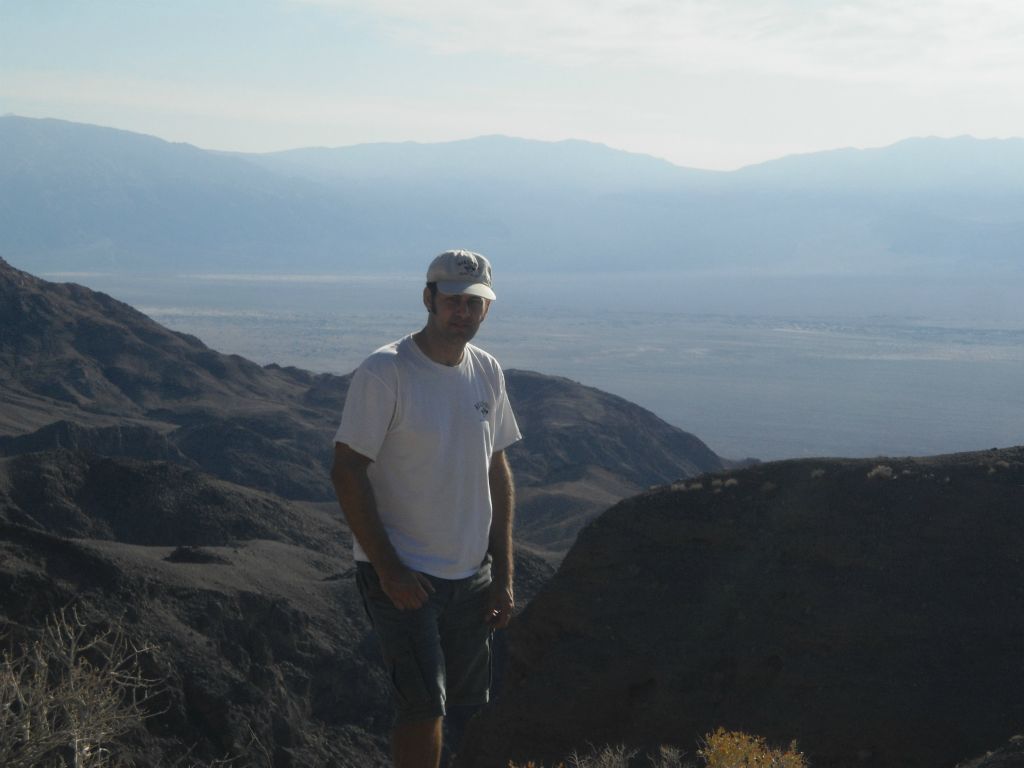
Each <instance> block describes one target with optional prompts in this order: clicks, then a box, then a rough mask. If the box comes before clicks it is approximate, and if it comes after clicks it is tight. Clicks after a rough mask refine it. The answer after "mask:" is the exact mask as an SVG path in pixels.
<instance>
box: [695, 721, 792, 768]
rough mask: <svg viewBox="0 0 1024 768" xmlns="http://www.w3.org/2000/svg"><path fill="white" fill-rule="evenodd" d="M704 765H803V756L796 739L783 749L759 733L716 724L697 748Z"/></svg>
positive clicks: (710, 767) (719, 767) (768, 767)
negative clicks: (752, 734) (772, 744)
mask: <svg viewBox="0 0 1024 768" xmlns="http://www.w3.org/2000/svg"><path fill="white" fill-rule="evenodd" d="M697 754H698V755H700V756H701V757H702V758H703V759H704V762H705V763H706V764H707V768H755V767H756V768H806V765H807V764H806V763H805V762H804V756H803V755H802V754H801V753H800V752H799V751H797V747H796V742H795V741H794V742H792V743H791V744H790V745H789V749H787V750H786V751H785V752H782V751H780V750H778V749H772V748H770V747H768V745H767V744H766V743H765V740H764V739H763V738H762V737H760V736H750V735H749V734H746V733H743V732H741V731H727V730H725V729H724V728H719V729H718V730H716V731H715V732H714V733H709V734H707V735H706V736H705V737H704V746H703V747H702V748H701V749H699V750H698V751H697Z"/></svg>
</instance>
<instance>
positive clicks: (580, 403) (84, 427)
mask: <svg viewBox="0 0 1024 768" xmlns="http://www.w3.org/2000/svg"><path fill="white" fill-rule="evenodd" d="M348 383H349V377H347V376H333V375H329V374H320V375H318V374H313V373H309V372H307V371H301V370H298V369H296V368H282V367H280V366H276V365H269V366H265V367H260V366H258V365H256V364H254V363H251V362H249V361H248V360H245V359H243V358H241V357H238V356H236V355H224V354H221V353H219V352H216V351H214V350H212V349H210V348H208V347H206V346H205V345H204V344H203V343H202V342H201V341H199V340H198V339H196V338H194V337H190V336H187V335H184V334H180V333H175V332H173V331H170V330H168V329H166V328H164V327H163V326H161V325H159V324H158V323H155V322H153V321H152V320H151V319H149V318H148V317H146V316H145V315H143V314H141V313H140V312H137V311H136V310H134V309H132V308H131V307H129V306H128V305H126V304H123V303H121V302H118V301H116V300H114V299H112V298H110V297H109V296H106V295H105V294H102V293H97V292H95V291H91V290H89V289H87V288H83V287H82V286H78V285H73V284H58V283H50V282H47V281H44V280H40V279H39V278H36V277H34V276H32V275H29V274H27V273H25V272H21V271H19V270H16V269H14V268H13V267H11V266H10V265H9V264H7V263H6V262H5V261H3V260H2V259H0V406H2V409H0V455H14V454H17V453H23V452H26V451H38V450H49V449H53V448H70V449H80V450H87V451H90V452H93V453H97V454H100V455H107V456H123V457H134V458H146V459H161V460H166V461H171V462H175V463H178V464H182V465H183V466H186V467H190V468H196V469H202V470H204V471H206V472H209V473H211V474H214V475H216V476H218V477H221V478H223V479H225V480H229V481H231V482H234V483H239V484H242V485H246V486H250V487H252V488H257V489H260V490H264V491H269V492H272V493H275V494H277V495H280V496H283V497H285V498H290V499H300V500H309V501H328V500H331V499H332V498H333V494H332V491H331V488H330V485H329V484H328V482H327V469H328V463H329V460H330V455H331V437H332V436H333V433H334V429H335V428H336V426H337V422H338V419H339V418H340V414H341V409H342V406H343V405H344V401H345V394H346V393H347V391H348ZM508 387H509V395H510V398H511V399H512V401H513V406H514V407H515V409H516V411H517V413H518V414H519V415H520V418H521V421H522V425H523V431H524V434H525V435H526V439H525V440H524V441H523V442H521V443H520V444H518V445H516V446H514V447H513V449H512V450H511V452H510V455H511V459H512V466H513V468H514V470H515V471H516V474H517V482H518V485H519V487H520V497H521V509H520V515H521V516H520V521H521V527H520V536H521V537H522V538H523V539H524V541H527V542H529V543H531V544H533V545H534V546H537V547H540V548H543V549H548V550H551V551H553V552H555V553H560V552H564V551H565V549H566V548H567V547H568V545H569V544H570V543H571V542H572V539H573V537H574V536H575V533H576V531H577V530H578V529H579V528H580V527H581V526H582V525H583V524H585V523H586V521H588V520H589V519H590V518H592V517H593V516H594V515H595V514H597V513H598V512H600V511H602V510H603V509H605V508H607V507H608V506H610V505H611V504H613V503H615V502H616V501H618V500H619V499H621V498H623V497H625V496H629V495H632V494H634V493H636V492H637V491H639V490H641V489H643V488H646V487H647V486H649V485H651V484H655V483H664V482H671V481H673V480H675V479H677V478H681V477H688V476H691V475H693V474H695V473H699V472H702V471H707V470H713V469H719V468H721V467H722V463H723V462H722V459H720V458H719V457H718V456H716V455H715V454H714V453H713V452H711V451H710V450H709V449H708V448H707V446H705V445H704V444H703V443H702V442H701V441H700V440H698V439H697V438H696V437H694V436H693V435H690V434H688V433H686V432H683V431H682V430H680V429H677V428H675V427H672V426H670V425H668V424H665V423H664V422H662V421H661V420H659V419H658V418H657V417H655V416H654V415H653V414H651V413H650V412H648V411H645V410H643V409H642V408H639V407H638V406H635V405H633V404H631V403H628V402H627V401H625V400H622V399H621V398H617V397H614V396H612V395H609V394H607V393H603V392H600V391H598V390H594V389H591V388H588V387H584V386H581V385H579V384H577V383H575V382H571V381H569V380H567V379H560V378H552V377H547V376H542V375H540V374H535V373H530V372H526V371H510V372H509V373H508Z"/></svg>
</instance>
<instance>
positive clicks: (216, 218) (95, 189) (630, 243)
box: [0, 116, 1024, 275]
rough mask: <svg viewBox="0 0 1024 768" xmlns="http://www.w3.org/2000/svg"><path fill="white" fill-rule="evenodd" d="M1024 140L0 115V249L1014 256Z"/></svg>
mask: <svg viewBox="0 0 1024 768" xmlns="http://www.w3.org/2000/svg"><path fill="white" fill-rule="evenodd" d="M1022 202H1024V141H1022V140H1021V139H1006V140H985V141H981V140H977V139H972V138H970V137H959V138H956V139H936V138H924V139H908V140H905V141H902V142H899V143H897V144H894V145H892V146H890V147H885V148H881V149H870V150H853V149H846V150H835V151H832V152H821V153H815V154H810V155H802V156H795V157H788V158H782V159H780V160H776V161H771V162H768V163H762V164H760V165H757V166H750V167H747V168H743V169H741V170H738V171H734V172H729V173H725V172H712V171H700V170H695V169H687V168H680V167H677V166H673V165H672V164H670V163H668V162H666V161H663V160H658V159H656V158H652V157H648V156H644V155H637V154H632V153H626V152H621V151H617V150H613V149H610V148H608V147H604V146H601V145H597V144H590V143H587V142H581V141H564V142H539V141H528V140H524V139H515V138H509V137H502V136H487V137H479V138H476V139H468V140H465V141H456V142H448V143H444V144H415V143H411V142H409V143H402V144H375V145H362V146H356V147H342V148H335V149H326V148H322V149H297V150H291V151H287V152H278V153H270V154H265V155H244V154H232V153H223V152H207V151H203V150H200V149H197V148H195V147H191V146H188V145H178V144H170V143H167V142H163V141H160V140H159V139H155V138H153V137H146V136H140V135H138V134H131V133H128V132H125V131H117V130H114V129H108V128H99V127H96V126H87V125H79V124H74V123H67V122H62V121H56V120H32V119H27V118H19V117H13V116H8V117H2V118H0V253H5V254H7V255H8V256H9V257H12V258H15V259H16V260H17V261H18V262H19V263H22V264H25V265H26V266H29V267H30V268H31V269H33V270H35V271H40V270H58V271H81V270H122V271H124V270H128V271H137V272H147V271H148V272H154V271H174V272H180V271H210V270H215V271H239V272H246V273H249V272H254V271H261V270H262V271H267V272H275V271H277V272H281V271H288V272H294V271H296V269H299V270H303V271H307V272H317V271H321V272H322V271H333V272H352V271H355V272H358V271H366V270H367V269H368V265H371V264H372V265H378V264H380V263H381V262H382V261H384V262H386V263H387V264H389V265H390V267H391V268H393V269H409V270H418V269H419V266H420V264H419V262H420V261H421V257H422V254H423V253H432V252H435V251H437V250H438V248H440V247H444V245H439V243H441V244H445V245H453V244H461V245H472V246H473V247H475V248H477V249H478V250H481V251H484V252H486V253H488V254H491V255H493V256H494V257H495V258H496V259H499V260H500V261H501V263H502V264H504V265H506V267H505V268H506V269H507V270H508V271H509V272H517V271H525V270H536V269H545V270H551V269H557V270H559V271H568V270H572V269H588V270H605V271H609V270H610V271H616V270H628V271H645V270H665V269H673V270H683V271H685V270H691V269H699V270H708V269H720V270H730V269H732V270H736V269H756V270H759V271H769V272H770V271H782V272H787V273H794V272H795V273H799V272H801V271H803V272H808V271H810V272H815V273H830V272H837V273H842V274H856V273H890V272H896V273H899V272H914V271H916V270H920V269H922V268H928V269H930V270H933V271H936V272H939V273H942V274H950V275H956V274H958V273H962V272H964V271H966V270H973V271H974V272H978V271H979V270H980V271H994V272H1007V271H1009V272H1014V273H1019V271H1020V268H1021V265H1020V262H1019V259H1018V258H1017V256H1019V254H1020V252H1021V251H1022V246H1024V205H1022Z"/></svg>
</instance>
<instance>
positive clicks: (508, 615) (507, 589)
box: [484, 579, 516, 629]
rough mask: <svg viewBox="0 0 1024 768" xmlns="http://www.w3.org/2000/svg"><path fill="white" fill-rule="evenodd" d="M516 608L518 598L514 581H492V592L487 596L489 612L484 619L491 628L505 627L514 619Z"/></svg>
mask: <svg viewBox="0 0 1024 768" xmlns="http://www.w3.org/2000/svg"><path fill="white" fill-rule="evenodd" d="M515 609H516V599H515V595H514V594H513V591H512V583H511V582H507V583H502V581H501V580H498V579H496V580H495V581H493V582H491V594H490V595H489V596H488V598H487V613H486V615H485V616H484V620H485V621H486V622H487V624H488V625H490V627H491V629H504V628H505V627H507V626H508V623H509V622H510V621H511V620H512V613H513V611H515Z"/></svg>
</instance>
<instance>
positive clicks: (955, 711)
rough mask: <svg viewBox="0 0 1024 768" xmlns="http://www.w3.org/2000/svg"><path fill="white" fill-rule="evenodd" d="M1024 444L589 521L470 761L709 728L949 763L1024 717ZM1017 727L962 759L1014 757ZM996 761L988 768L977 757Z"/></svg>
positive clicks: (540, 599)
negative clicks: (1023, 692) (1012, 738)
mask: <svg viewBox="0 0 1024 768" xmlns="http://www.w3.org/2000/svg"><path fill="white" fill-rule="evenodd" d="M1022 513H1024V448H1013V449H1006V450H992V451H988V452H983V453H973V454H963V455H953V456H940V457H935V458H928V459H878V460H873V461H868V460H857V461H853V460H838V459H836V460H807V461H790V462H780V463H773V464H764V465H758V466H755V467H751V468H747V469H743V470H739V471H735V472H729V473H721V474H717V475H709V476H705V477H703V478H701V479H699V480H697V481H690V482H685V483H678V484H675V485H673V486H671V487H664V488H661V489H658V490H654V491H651V492H648V493H645V494H643V495H640V496H638V497H635V498H632V499H629V500H627V501H624V502H622V503H620V504H618V505H617V506H615V507H614V508H612V509H611V510H609V511H608V512H606V513H605V514H603V515H602V516H600V517H599V518H598V519H597V520H595V521H594V522H593V523H592V524H591V525H590V526H589V527H587V528H585V529H584V530H583V531H582V532H581V534H580V536H579V538H578V540H577V542H576V544H575V545H574V546H573V548H572V549H571V550H570V552H569V553H568V555H567V556H566V558H565V560H564V561H563V563H562V566H561V568H560V570H559V571H558V573H557V574H556V576H555V577H554V578H553V579H552V581H551V582H549V584H548V585H547V586H546V587H545V588H544V590H543V591H542V592H541V594H540V595H538V596H537V597H536V598H535V599H534V600H533V601H532V602H531V603H530V605H529V606H528V607H527V609H526V610H525V612H524V613H523V615H522V616H521V617H520V618H519V620H518V621H517V623H516V624H515V625H514V626H513V627H512V628H511V629H510V633H509V645H510V657H511V662H510V668H509V670H508V678H507V679H508V685H507V686H506V688H505V691H504V693H503V695H502V696H501V697H500V699H499V700H498V702H496V704H495V705H493V706H492V707H491V708H489V709H488V710H487V711H486V712H485V713H484V716H483V717H482V719H481V720H480V721H479V722H478V725H477V728H475V729H474V730H473V732H472V733H471V734H470V743H469V745H468V746H467V749H466V751H465V753H464V755H463V761H462V763H461V765H463V766H473V768H491V767H493V768H505V766H506V765H507V762H508V760H509V759H510V758H512V759H516V760H525V759H527V758H532V759H549V760H552V759H555V758H562V757H564V756H565V755H567V754H569V753H570V752H571V751H572V750H573V749H584V750H585V749H586V748H587V745H588V744H605V743H612V744H616V743H623V742H624V743H626V744H629V745H634V746H637V747H648V746H651V745H655V744H659V743H672V744H677V745H679V746H681V747H683V748H684V749H688V750H690V749H692V748H693V745H694V744H695V743H696V740H697V739H698V738H699V737H700V736H701V735H702V734H704V733H706V732H708V731H710V730H713V729H714V728H715V727H718V726H725V727H727V728H731V729H742V730H746V731H748V732H753V733H758V734H763V735H765V736H767V737H769V738H770V739H771V740H773V741H777V742H779V743H788V742H789V740H790V739H793V738H795V739H797V740H798V742H799V744H800V746H801V748H802V749H803V750H804V751H805V752H806V753H807V755H808V757H809V760H810V764H811V765H813V766H815V767H816V768H833V767H834V768H848V767H849V768H852V766H867V765H869V766H872V767H873V768H896V767H897V766H899V767H900V768H917V767H918V766H920V767H921V768H924V767H925V766H928V767H929V768H942V766H950V767H951V766H954V765H956V764H957V763H958V762H962V761H966V760H968V759H970V758H973V757H975V756H977V755H980V754H984V753H985V751H986V750H987V749H992V748H995V747H996V746H998V745H999V744H1004V743H1005V742H1006V739H1007V738H1009V737H1010V736H1012V735H1013V734H1015V733H1021V732H1022V731H1024V697H1022V696H1021V690H1022V689H1024V514H1022ZM1014 744H1016V742H1011V744H1010V745H1008V746H1007V747H1004V748H1003V749H1002V750H1001V751H1000V752H999V753H997V754H996V755H994V756H990V757H989V758H984V759H979V760H978V761H975V762H973V763H971V765H978V766H981V765H992V766H996V765H1007V766H1009V765H1019V764H1020V749H1019V744H1018V745H1017V746H1016V747H1015V746H1014ZM986 761H987V762H986Z"/></svg>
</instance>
